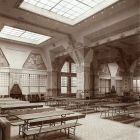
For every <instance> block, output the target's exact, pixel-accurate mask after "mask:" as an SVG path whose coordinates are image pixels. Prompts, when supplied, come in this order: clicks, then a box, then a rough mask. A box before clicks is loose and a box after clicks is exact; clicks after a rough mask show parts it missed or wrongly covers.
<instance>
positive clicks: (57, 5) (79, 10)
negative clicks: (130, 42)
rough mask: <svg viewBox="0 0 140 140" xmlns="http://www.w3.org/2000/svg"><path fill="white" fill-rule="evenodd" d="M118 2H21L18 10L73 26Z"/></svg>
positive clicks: (92, 0)
mask: <svg viewBox="0 0 140 140" xmlns="http://www.w3.org/2000/svg"><path fill="white" fill-rule="evenodd" d="M117 1H118V0H23V2H22V3H21V5H20V8H22V9H24V10H28V11H31V12H34V13H36V14H40V15H43V16H46V17H49V18H52V19H54V20H58V21H61V22H64V23H67V24H70V25H74V24H76V23H78V22H80V21H82V20H84V19H86V18H88V17H89V16H93V15H94V14H96V13H97V12H99V11H101V10H103V9H104V8H106V7H108V6H110V5H112V4H114V3H115V2H117Z"/></svg>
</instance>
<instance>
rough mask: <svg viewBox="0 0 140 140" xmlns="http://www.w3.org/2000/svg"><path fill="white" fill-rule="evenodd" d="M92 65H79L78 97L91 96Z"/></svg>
mask: <svg viewBox="0 0 140 140" xmlns="http://www.w3.org/2000/svg"><path fill="white" fill-rule="evenodd" d="M90 82H91V80H90V66H86V65H85V64H82V65H79V66H78V67H77V94H76V97H77V98H90V97H91V92H90V91H91V90H90Z"/></svg>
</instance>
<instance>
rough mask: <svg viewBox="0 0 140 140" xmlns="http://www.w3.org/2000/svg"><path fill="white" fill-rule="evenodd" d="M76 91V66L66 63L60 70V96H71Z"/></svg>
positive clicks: (69, 62)
mask: <svg viewBox="0 0 140 140" xmlns="http://www.w3.org/2000/svg"><path fill="white" fill-rule="evenodd" d="M76 91H77V76H76V64H75V63H73V62H71V61H66V62H65V63H64V65H63V67H62V69H61V94H71V93H76Z"/></svg>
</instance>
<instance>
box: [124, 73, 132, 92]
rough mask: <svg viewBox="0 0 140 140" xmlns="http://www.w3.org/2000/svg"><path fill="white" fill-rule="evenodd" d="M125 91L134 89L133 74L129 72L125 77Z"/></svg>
mask: <svg viewBox="0 0 140 140" xmlns="http://www.w3.org/2000/svg"><path fill="white" fill-rule="evenodd" d="M123 87H124V88H123V91H130V90H131V89H133V74H132V73H130V72H127V73H125V74H124V76H123Z"/></svg>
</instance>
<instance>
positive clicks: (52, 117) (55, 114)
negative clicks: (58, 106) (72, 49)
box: [16, 110, 85, 130]
mask: <svg viewBox="0 0 140 140" xmlns="http://www.w3.org/2000/svg"><path fill="white" fill-rule="evenodd" d="M69 115H75V116H74V117H78V118H84V117H85V115H84V114H77V115H76V113H75V112H72V111H69V110H57V111H49V112H41V113H31V114H24V115H17V116H16V117H17V118H19V119H20V120H22V121H24V128H25V129H27V130H28V126H29V124H30V122H31V121H33V122H34V123H35V122H39V119H44V118H45V119H44V121H48V122H52V121H59V120H60V119H61V118H64V120H66V119H69V118H68V117H69ZM60 117H61V118H60Z"/></svg>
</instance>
